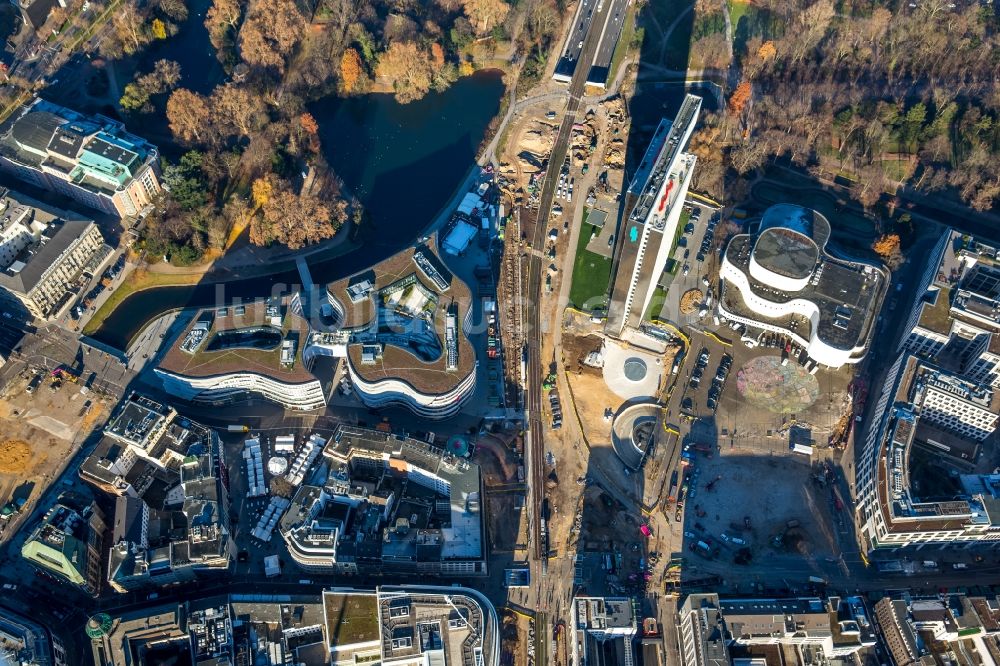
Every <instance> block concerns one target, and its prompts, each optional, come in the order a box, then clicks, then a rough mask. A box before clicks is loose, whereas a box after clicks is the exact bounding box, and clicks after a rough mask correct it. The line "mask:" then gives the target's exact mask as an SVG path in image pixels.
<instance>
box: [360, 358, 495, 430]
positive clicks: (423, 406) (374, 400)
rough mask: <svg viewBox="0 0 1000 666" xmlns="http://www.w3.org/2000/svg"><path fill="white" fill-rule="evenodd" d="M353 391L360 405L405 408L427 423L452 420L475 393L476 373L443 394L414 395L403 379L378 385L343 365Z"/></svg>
mask: <svg viewBox="0 0 1000 666" xmlns="http://www.w3.org/2000/svg"><path fill="white" fill-rule="evenodd" d="M347 368H348V371H349V372H350V376H351V381H352V382H354V389H355V390H356V391H357V393H358V397H359V398H361V401H362V402H363V403H365V404H366V405H367V406H369V407H376V408H377V407H390V406H400V407H406V408H408V409H409V410H410V411H412V412H414V413H415V414H418V415H420V416H423V417H426V418H429V419H445V418H448V417H449V416H454V415H455V414H457V413H458V411H459V410H460V409H461V408H462V405H463V404H465V402H466V401H467V400H468V399H469V398H471V397H472V395H473V394H474V393H475V391H476V371H475V369H473V370H472V372H470V373H469V374H468V375H467V376H466V377H465V379H463V380H461V381H460V382H459V383H458V384H456V385H455V386H454V387H453V388H451V389H450V390H447V391H445V392H443V393H427V392H423V391H418V390H417V389H415V388H414V387H413V386H412V385H410V384H409V383H408V382H406V381H405V380H403V379H398V378H395V377H389V378H386V379H382V380H378V381H368V380H367V379H365V378H364V377H362V376H361V375H360V374H359V373H358V371H357V370H356V369H355V367H354V364H353V363H350V362H349V363H348V364H347Z"/></svg>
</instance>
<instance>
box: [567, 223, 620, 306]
mask: <svg viewBox="0 0 1000 666" xmlns="http://www.w3.org/2000/svg"><path fill="white" fill-rule="evenodd" d="M584 222H586V217H584ZM598 231H599V230H598V229H597V227H595V226H593V225H589V224H584V225H583V226H582V227H581V229H580V240H579V242H578V243H577V247H576V258H575V259H574V260H573V284H572V285H571V286H570V290H569V300H570V305H571V306H573V307H575V308H577V309H579V310H586V311H591V310H594V309H596V308H604V307H605V305H606V304H607V293H608V284H609V283H610V281H611V260H610V259H608V258H606V257H602V256H601V255H599V254H596V253H594V252H591V251H590V250H588V249H587V243H588V242H589V241H590V235H591V234H592V233H598Z"/></svg>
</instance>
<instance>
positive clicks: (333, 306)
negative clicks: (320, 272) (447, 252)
mask: <svg viewBox="0 0 1000 666" xmlns="http://www.w3.org/2000/svg"><path fill="white" fill-rule="evenodd" d="M326 297H327V300H328V302H329V309H330V315H331V319H332V320H334V321H337V322H338V324H337V325H338V327H339V330H336V331H327V332H316V333H313V334H312V335H311V336H310V338H309V342H308V344H307V346H306V349H305V350H304V351H303V358H305V359H306V360H307V361H308V360H310V359H313V358H315V357H316V356H333V357H336V358H343V359H344V362H345V364H346V366H347V370H348V375H349V377H350V380H351V383H352V386H353V388H354V390H355V391H356V392H357V395H358V397H359V398H360V399H361V401H362V402H363V403H364V404H365V405H366V406H368V407H371V408H375V409H379V408H384V407H391V406H398V407H405V408H407V409H409V410H410V411H412V412H413V413H415V414H417V415H419V416H422V417H424V418H428V419H445V418H448V417H450V416H454V415H455V414H456V413H458V412H459V410H460V409H461V408H462V406H463V405H464V404H465V403H466V402H467V401H468V400H469V399H470V398H471V397H472V396H473V395H474V394H475V391H476V374H477V368H478V361H477V359H476V352H475V350H474V349H473V347H472V344H471V343H470V342H469V339H468V337H467V335H466V331H467V330H468V329H469V325H470V321H471V319H472V307H473V301H472V295H471V293H470V291H469V288H468V287H467V286H466V285H465V283H464V282H462V281H461V280H460V279H459V278H457V277H455V276H454V275H453V274H452V273H451V272H450V271H449V270H448V268H447V267H446V266H445V265H444V264H443V263H441V260H440V258H439V257H438V256H437V254H436V253H435V252H434V249H433V248H432V247H431V246H430V245H423V244H422V245H418V246H416V247H413V248H409V249H407V250H404V251H403V252H400V253H399V254H397V255H395V256H393V257H390V258H389V259H387V260H385V261H383V262H381V263H380V264H377V265H375V266H374V267H372V268H371V269H370V270H368V271H364V272H362V273H360V274H358V275H355V276H352V277H349V278H345V279H342V280H339V281H337V282H334V283H332V284H330V285H328V286H327V294H326Z"/></svg>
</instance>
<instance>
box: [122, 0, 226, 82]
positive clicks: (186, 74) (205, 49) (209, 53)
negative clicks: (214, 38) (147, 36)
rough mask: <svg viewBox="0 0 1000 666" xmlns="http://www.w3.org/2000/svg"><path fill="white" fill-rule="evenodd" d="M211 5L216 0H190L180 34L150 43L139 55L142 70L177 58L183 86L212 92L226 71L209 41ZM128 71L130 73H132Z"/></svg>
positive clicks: (180, 26) (178, 32) (144, 70)
mask: <svg viewBox="0 0 1000 666" xmlns="http://www.w3.org/2000/svg"><path fill="white" fill-rule="evenodd" d="M211 6H212V0H188V2H187V7H188V17H187V20H186V21H184V22H183V23H181V24H180V25H179V26H178V28H179V29H178V31H177V34H176V35H174V36H172V37H168V38H167V39H165V40H163V41H155V42H153V43H152V44H150V45H149V48H147V49H146V50H145V51H144V52H143V54H142V56H141V57H140V58H139V66H138V71H139V72H140V73H145V72H148V71H151V70H152V69H153V63H155V62H156V61H157V60H161V59H166V60H174V61H176V62H177V63H178V64H179V65H180V66H181V82H180V87H181V88H187V89H188V90H194V91H195V92H198V93H201V94H203V95H207V94H209V93H210V92H212V90H213V89H214V88H215V86H216V84H218V83H219V82H221V81H222V79H223V78H224V76H225V72H224V71H223V69H222V64H221V63H220V62H219V60H218V58H216V57H215V49H214V48H212V44H211V42H209V40H208V30H207V29H206V28H205V12H207V11H208V8H209V7H211ZM124 74H125V75H128V72H124ZM127 80H128V79H125V81H123V84H122V85H124V83H125V82H127Z"/></svg>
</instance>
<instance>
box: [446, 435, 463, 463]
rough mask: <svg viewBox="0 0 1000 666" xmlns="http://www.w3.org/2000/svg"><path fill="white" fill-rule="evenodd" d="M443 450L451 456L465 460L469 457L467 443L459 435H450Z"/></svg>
mask: <svg viewBox="0 0 1000 666" xmlns="http://www.w3.org/2000/svg"><path fill="white" fill-rule="evenodd" d="M445 448H446V449H447V451H448V453H450V454H451V455H453V456H459V457H461V458H466V457H468V455H469V441H468V440H467V439H465V437H462V436H461V435H452V436H451V437H449V438H448V444H447V445H446V447H445Z"/></svg>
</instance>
